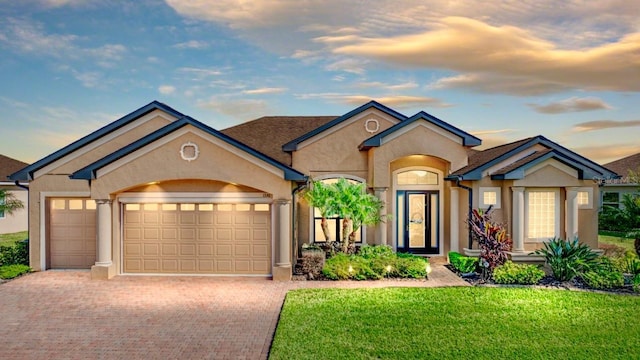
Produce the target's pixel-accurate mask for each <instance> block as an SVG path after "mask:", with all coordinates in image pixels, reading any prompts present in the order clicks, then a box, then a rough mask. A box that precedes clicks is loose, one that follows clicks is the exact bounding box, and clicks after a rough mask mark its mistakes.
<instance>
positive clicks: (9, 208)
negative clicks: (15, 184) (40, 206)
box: [0, 189, 24, 215]
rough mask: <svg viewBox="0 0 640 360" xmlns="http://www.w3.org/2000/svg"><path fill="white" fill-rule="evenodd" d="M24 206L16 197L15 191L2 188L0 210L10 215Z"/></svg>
mask: <svg viewBox="0 0 640 360" xmlns="http://www.w3.org/2000/svg"><path fill="white" fill-rule="evenodd" d="M23 208H24V203H23V202H22V201H20V200H19V199H18V198H16V196H15V195H14V194H13V193H11V192H9V191H7V190H6V189H0V212H2V213H5V214H9V215H10V214H13V212H14V211H16V210H18V209H23Z"/></svg>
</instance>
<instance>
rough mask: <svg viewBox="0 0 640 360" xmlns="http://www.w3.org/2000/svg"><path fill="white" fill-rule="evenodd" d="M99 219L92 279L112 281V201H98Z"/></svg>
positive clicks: (113, 268) (113, 269) (113, 271)
mask: <svg viewBox="0 0 640 360" xmlns="http://www.w3.org/2000/svg"><path fill="white" fill-rule="evenodd" d="M96 205H97V207H96V212H97V218H98V224H97V233H98V234H97V235H98V254H97V257H96V264H95V265H93V266H92V267H91V278H92V279H110V278H112V277H113V276H114V275H115V266H114V264H113V261H112V258H111V244H112V242H113V239H112V237H111V226H112V224H111V200H109V199H99V200H96Z"/></svg>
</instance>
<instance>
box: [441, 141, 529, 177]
mask: <svg viewBox="0 0 640 360" xmlns="http://www.w3.org/2000/svg"><path fill="white" fill-rule="evenodd" d="M531 139H532V138H526V139H522V140H518V141H515V142H512V143H509V144H504V145H500V146H496V147H492V148H489V149H486V150H482V151H474V152H468V154H469V160H468V161H469V162H468V164H467V166H465V167H463V168H461V169H458V170H456V171H454V172H453V173H452V174H451V175H462V174H465V173H467V172H469V171H471V170H473V169H476V168H478V167H480V166H482V165H484V164H486V163H487V162H489V161H491V160H494V159H496V158H498V157H500V156H502V155H504V154H506V153H508V152H509V151H511V150H513V149H515V148H517V147H518V146H521V145H523V144H526V143H527V142H528V141H530V140H531Z"/></svg>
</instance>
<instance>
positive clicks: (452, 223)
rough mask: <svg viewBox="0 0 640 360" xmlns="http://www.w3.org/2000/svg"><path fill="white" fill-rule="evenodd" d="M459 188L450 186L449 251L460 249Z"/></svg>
mask: <svg viewBox="0 0 640 360" xmlns="http://www.w3.org/2000/svg"><path fill="white" fill-rule="evenodd" d="M459 196H460V188H458V187H451V200H450V201H449V204H450V205H449V206H450V207H449V239H450V240H449V241H450V246H451V248H450V249H449V251H456V252H458V251H460V197H459Z"/></svg>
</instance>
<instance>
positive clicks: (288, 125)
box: [220, 116, 337, 166]
mask: <svg viewBox="0 0 640 360" xmlns="http://www.w3.org/2000/svg"><path fill="white" fill-rule="evenodd" d="M336 118H337V116H264V117H261V118H258V119H255V120H252V121H248V122H245V123H242V124H240V125H236V126H232V127H230V128H227V129H224V130H221V131H220V132H222V133H223V134H225V135H228V136H230V137H232V138H234V139H236V140H238V141H240V142H242V143H244V144H246V145H248V146H251V147H252V148H254V149H256V150H258V151H260V152H261V153H263V154H265V155H267V156H269V157H272V158H274V159H275V160H278V161H279V162H281V163H283V164H285V165H289V166H290V165H291V153H288V152H285V151H283V150H282V146H283V145H284V144H286V143H288V142H290V141H292V140H293V139H296V138H298V137H300V136H302V135H304V134H306V133H308V132H310V131H312V130H314V129H317V128H319V127H320V126H322V125H324V124H326V123H328V122H329V121H331V120H334V119H336Z"/></svg>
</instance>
